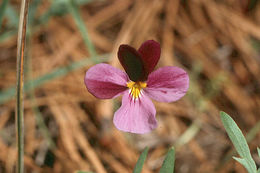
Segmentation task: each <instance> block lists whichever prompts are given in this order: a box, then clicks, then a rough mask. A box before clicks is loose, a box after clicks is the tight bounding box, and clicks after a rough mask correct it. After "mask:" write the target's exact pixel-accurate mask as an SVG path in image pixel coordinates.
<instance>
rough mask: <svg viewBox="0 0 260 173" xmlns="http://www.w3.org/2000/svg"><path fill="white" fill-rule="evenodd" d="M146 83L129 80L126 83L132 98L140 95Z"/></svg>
mask: <svg viewBox="0 0 260 173" xmlns="http://www.w3.org/2000/svg"><path fill="white" fill-rule="evenodd" d="M146 86H147V84H146V83H145V82H133V81H130V82H128V83H127V87H128V88H129V89H130V94H131V95H132V97H133V98H134V99H137V98H139V97H140V95H141V91H142V89H143V88H145V87H146Z"/></svg>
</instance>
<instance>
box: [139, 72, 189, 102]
mask: <svg viewBox="0 0 260 173" xmlns="http://www.w3.org/2000/svg"><path fill="white" fill-rule="evenodd" d="M188 88H189V76H188V74H187V73H186V72H185V71H184V70H183V69H181V68H178V67H162V68H159V69H158V70H156V71H154V72H152V73H151V74H150V75H149V76H148V80H147V88H145V89H144V91H145V93H146V94H147V96H149V97H150V98H152V99H154V100H156V101H160V102H173V101H176V100H179V99H180V98H181V97H183V96H184V95H185V94H186V92H187V90H188Z"/></svg>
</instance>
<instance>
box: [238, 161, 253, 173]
mask: <svg viewBox="0 0 260 173" xmlns="http://www.w3.org/2000/svg"><path fill="white" fill-rule="evenodd" d="M233 159H235V160H236V161H238V162H239V163H240V164H241V165H243V166H244V167H245V168H246V170H247V172H249V173H255V171H253V170H252V169H251V168H250V164H249V163H248V161H247V160H246V159H241V158H238V157H233ZM252 171H253V172H252Z"/></svg>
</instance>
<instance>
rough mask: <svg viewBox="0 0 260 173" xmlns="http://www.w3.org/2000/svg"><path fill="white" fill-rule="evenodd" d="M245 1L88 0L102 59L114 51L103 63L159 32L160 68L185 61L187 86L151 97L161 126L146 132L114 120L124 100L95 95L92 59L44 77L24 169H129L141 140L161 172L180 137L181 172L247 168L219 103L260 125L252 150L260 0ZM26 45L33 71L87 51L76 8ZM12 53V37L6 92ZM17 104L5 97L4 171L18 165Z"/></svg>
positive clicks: (88, 18) (3, 58)
mask: <svg viewBox="0 0 260 173" xmlns="http://www.w3.org/2000/svg"><path fill="white" fill-rule="evenodd" d="M238 2H241V3H238ZM242 2H247V1H234V0H227V1H223V0H220V1H213V0H190V1H177V0H106V1H95V2H91V3H89V4H86V5H82V6H81V8H80V14H81V16H82V17H83V19H84V21H85V24H86V26H87V29H88V32H89V35H90V38H91V40H92V42H93V43H94V45H95V48H96V51H97V53H98V55H100V56H98V57H97V59H100V58H101V57H104V56H103V55H104V54H106V53H109V57H107V58H106V59H105V62H107V63H110V64H112V65H113V66H117V67H119V68H121V67H120V65H119V63H118V60H117V56H116V52H117V49H118V47H119V45H120V44H122V43H124V44H125V43H128V44H131V45H132V46H134V47H136V48H137V47H139V46H140V44H141V43H142V42H143V41H145V40H147V39H155V40H157V41H159V42H160V43H161V47H162V56H161V59H160V62H159V65H158V67H159V66H165V65H174V66H180V67H183V68H185V69H186V70H187V71H188V72H189V75H190V78H191V85H190V89H189V92H188V94H187V95H186V96H185V97H184V98H182V99H181V100H180V101H178V102H175V103H169V104H167V103H158V102H154V103H155V106H156V109H157V119H158V121H159V127H158V128H157V129H156V130H155V131H153V132H152V133H150V134H147V135H133V134H127V133H123V132H120V131H118V130H117V129H116V128H115V127H114V126H113V124H112V117H113V112H114V111H115V109H116V108H117V107H118V106H119V105H120V98H119V99H115V100H114V101H113V100H98V99H96V98H94V97H93V96H92V95H91V94H90V93H88V92H87V90H86V88H85V86H84V82H83V78H84V75H85V72H86V70H87V69H88V68H89V67H90V66H92V65H93V64H94V62H93V61H90V63H89V64H88V65H84V67H80V68H77V69H74V70H72V71H69V73H67V74H62V75H61V74H59V75H58V77H56V78H54V79H50V80H49V79H48V80H46V81H45V82H44V83H40V84H39V85H38V86H36V89H35V90H34V91H33V92H29V93H28V94H27V96H26V99H25V127H26V128H25V133H26V134H25V153H26V154H25V167H26V172H64V173H65V172H75V171H76V170H89V171H93V172H97V173H106V172H118V173H127V172H131V170H132V169H133V167H134V165H135V163H136V161H137V158H138V156H139V154H140V151H142V149H143V148H144V147H145V146H149V147H150V151H149V156H148V160H147V162H146V166H145V168H144V169H143V172H144V173H152V172H158V169H159V168H160V166H161V163H162V159H163V156H164V154H165V152H166V151H167V150H168V148H169V147H170V146H171V145H174V146H176V148H177V152H176V154H177V158H176V172H177V173H178V172H181V173H186V172H187V173H190V172H192V173H196V172H198V173H203V172H205V173H206V172H211V173H212V172H218V173H222V172H223V173H224V172H225V173H227V172H237V173H244V172H245V170H244V169H243V168H242V166H240V165H239V164H238V163H236V162H235V161H233V160H231V159H230V155H229V153H230V151H231V150H232V149H233V146H232V145H231V142H230V141H229V140H228V138H227V135H226V133H225V131H224V128H223V126H222V124H221V122H220V117H219V111H220V110H223V111H225V112H227V113H229V114H230V115H232V117H233V118H234V119H235V120H236V122H237V123H238V124H239V126H240V127H241V129H242V130H243V131H244V132H245V133H247V132H249V131H250V130H251V129H253V130H254V131H253V133H250V134H249V138H250V137H251V141H250V148H251V149H252V150H251V151H252V153H253V156H256V147H257V145H258V146H259V144H260V133H259V131H260V128H259V126H260V125H259V121H260V116H259V115H260V109H259V107H260V78H259V76H260V56H259V51H260V46H259V43H260V42H259V40H260V20H259V19H260V3H258V5H256V6H255V8H254V9H253V10H250V11H245V4H243V3H242ZM12 3H13V5H16V4H17V3H16V2H15V1H14V2H12ZM18 4H19V3H18ZM50 5H51V4H50V3H49V2H47V1H42V2H41V3H40V6H39V8H38V10H37V13H36V14H37V15H39V16H40V15H41V14H43V13H44V12H45V11H47V10H48V9H49V8H50ZM7 20H8V19H5V20H4V26H5V24H6V23H7V22H8V21H7ZM1 33H2V34H3V33H4V30H2V32H0V34H1ZM27 48H29V49H28V57H29V58H31V64H32V68H31V71H32V72H31V75H32V78H33V79H38V78H40V77H41V76H42V75H45V74H49V73H52V72H53V71H54V70H56V69H57V68H60V67H64V66H66V65H71V64H72V63H73V62H77V61H84V58H86V57H89V56H90V54H89V51H88V50H87V49H86V47H85V44H84V41H83V39H82V37H81V35H80V32H79V31H78V28H77V27H76V24H75V22H74V20H73V18H72V16H71V15H70V14H66V15H64V16H62V17H59V16H58V17H52V18H51V19H50V20H49V21H48V23H47V24H45V25H40V27H39V26H38V27H37V30H35V32H34V33H33V34H31V37H30V40H29V42H28V44H27ZM15 55H16V37H15V36H13V37H9V38H8V39H6V40H5V41H2V42H1V43H0V76H1V80H0V89H1V94H3V93H5V92H6V91H7V89H8V88H9V87H11V86H13V85H14V84H15V80H16V79H15V73H16V69H15V68H16V65H15ZM101 55H102V56H101ZM29 64H30V63H29ZM28 69H30V68H28ZM29 71H30V70H29ZM28 76H30V75H28ZM28 76H27V78H28ZM1 96H2V97H3V95H0V97H1ZM14 108H15V101H14V98H13V97H12V99H11V100H10V99H9V100H7V101H5V102H3V103H1V105H0V129H1V131H0V134H1V138H0V151H1V154H0V172H13V171H14V165H15V161H16V152H15V148H14V144H15V141H14V140H15V134H14V133H15V127H14ZM39 117H40V118H43V121H44V124H45V125H46V126H47V128H45V127H44V125H42V123H39V122H41V121H40V120H39ZM257 123H258V124H257ZM255 160H256V161H257V163H258V164H260V161H259V159H258V160H257V158H256V157H255Z"/></svg>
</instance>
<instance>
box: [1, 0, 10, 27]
mask: <svg viewBox="0 0 260 173" xmlns="http://www.w3.org/2000/svg"><path fill="white" fill-rule="evenodd" d="M7 4H8V0H3V2H2V4H1V6H0V29H1V26H2V22H3V18H4V15H5V9H6V7H7Z"/></svg>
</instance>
